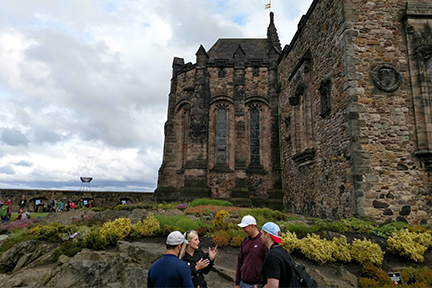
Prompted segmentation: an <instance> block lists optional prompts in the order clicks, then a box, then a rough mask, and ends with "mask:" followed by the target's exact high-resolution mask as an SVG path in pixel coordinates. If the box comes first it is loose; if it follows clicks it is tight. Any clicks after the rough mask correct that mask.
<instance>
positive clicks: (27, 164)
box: [12, 160, 33, 167]
mask: <svg viewBox="0 0 432 288" xmlns="http://www.w3.org/2000/svg"><path fill="white" fill-rule="evenodd" d="M12 164H13V165H15V166H22V167H32V166H33V164H32V163H31V162H29V161H25V160H21V161H19V162H15V163H12Z"/></svg>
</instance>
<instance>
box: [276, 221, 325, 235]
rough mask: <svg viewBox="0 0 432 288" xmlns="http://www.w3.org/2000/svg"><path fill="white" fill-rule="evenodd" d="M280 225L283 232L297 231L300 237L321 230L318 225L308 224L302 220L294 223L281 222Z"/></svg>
mask: <svg viewBox="0 0 432 288" xmlns="http://www.w3.org/2000/svg"><path fill="white" fill-rule="evenodd" d="M279 227H280V228H281V230H282V232H287V231H289V232H291V233H296V234H297V235H298V237H299V238H303V237H305V236H306V235H308V234H312V233H315V232H317V231H319V226H318V225H308V224H306V223H302V222H294V223H286V222H279Z"/></svg>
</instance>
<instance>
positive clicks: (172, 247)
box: [147, 231, 194, 288]
mask: <svg viewBox="0 0 432 288" xmlns="http://www.w3.org/2000/svg"><path fill="white" fill-rule="evenodd" d="M183 243H186V244H188V241H186V239H185V238H184V237H183V234H182V233H181V232H180V231H174V232H171V233H170V234H169V235H168V237H167V240H166V247H167V252H166V254H165V255H164V256H162V258H160V259H158V260H157V261H156V262H154V263H153V264H152V265H151V267H150V269H149V272H148V278H147V287H149V288H150V287H158V288H159V287H160V288H168V287H170V288H171V287H187V288H193V287H194V286H193V284H192V276H191V270H190V269H189V266H188V265H187V263H186V262H185V261H183V260H180V259H179V258H177V257H178V254H179V252H180V249H181V246H182V244H183Z"/></svg>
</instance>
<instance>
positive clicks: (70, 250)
mask: <svg viewBox="0 0 432 288" xmlns="http://www.w3.org/2000/svg"><path fill="white" fill-rule="evenodd" d="M83 246H84V242H83V241H72V240H68V241H65V242H63V243H62V244H61V245H60V247H59V248H56V249H55V250H54V251H53V254H52V255H51V259H50V260H51V261H57V260H58V258H59V257H60V255H66V256H68V257H73V256H75V255H76V254H77V253H78V252H80V251H81V250H82V248H83Z"/></svg>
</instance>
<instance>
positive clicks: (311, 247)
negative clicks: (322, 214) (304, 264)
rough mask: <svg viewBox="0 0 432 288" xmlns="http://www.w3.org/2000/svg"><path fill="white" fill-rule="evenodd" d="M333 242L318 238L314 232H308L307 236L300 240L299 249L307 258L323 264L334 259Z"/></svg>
mask: <svg viewBox="0 0 432 288" xmlns="http://www.w3.org/2000/svg"><path fill="white" fill-rule="evenodd" d="M335 247H336V245H335V243H333V242H332V241H328V240H324V239H320V237H319V236H318V235H316V234H308V236H307V237H305V238H303V239H302V240H301V241H300V245H299V249H300V251H301V252H302V253H303V254H304V255H305V256H306V257H307V258H309V259H311V260H313V261H315V262H318V263H320V264H324V263H326V262H329V261H335V259H334V258H333V251H334V250H335Z"/></svg>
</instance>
